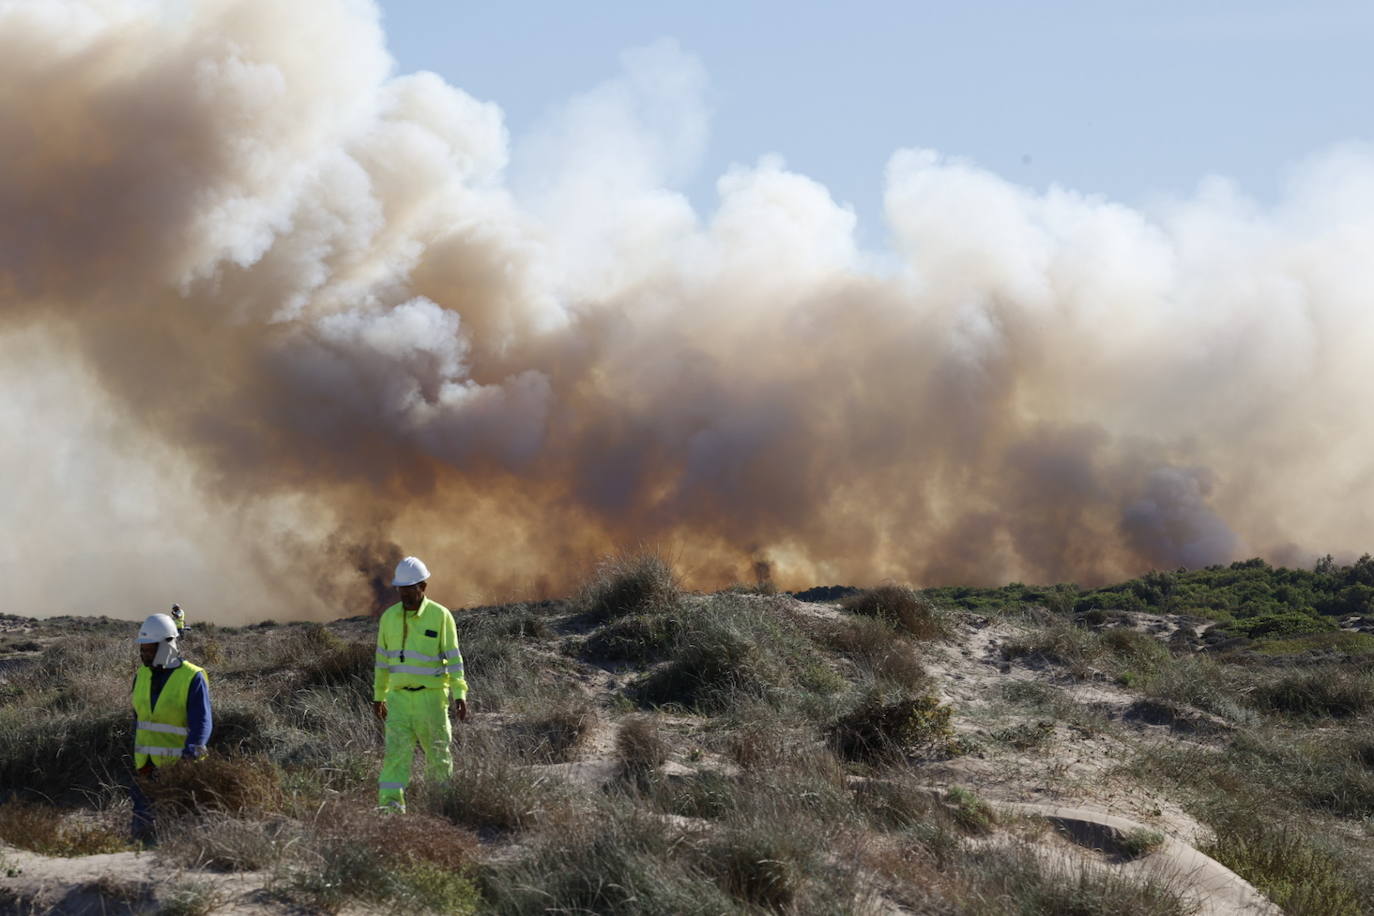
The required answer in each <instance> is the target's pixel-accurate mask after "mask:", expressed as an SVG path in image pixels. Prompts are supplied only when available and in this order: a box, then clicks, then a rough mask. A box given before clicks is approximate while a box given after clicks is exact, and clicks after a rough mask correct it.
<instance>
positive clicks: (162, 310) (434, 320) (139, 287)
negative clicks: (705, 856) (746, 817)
mask: <svg viewBox="0 0 1374 916" xmlns="http://www.w3.org/2000/svg"><path fill="white" fill-rule="evenodd" d="M622 64H623V70H622V72H621V74H620V75H619V76H618V77H616V78H615V79H613V80H611V81H609V82H607V83H606V84H604V85H602V86H599V87H595V88H593V89H592V90H590V91H588V92H586V93H583V94H581V95H578V96H576V97H574V98H572V99H571V100H570V101H569V102H568V104H567V105H566V106H565V107H564V108H563V109H562V110H561V111H559V112H557V113H556V114H554V115H552V116H550V117H549V118H548V119H547V120H546V122H545V123H544V124H543V125H542V126H541V127H540V128H539V129H538V130H536V131H534V132H533V134H532V135H531V136H530V137H528V138H525V139H522V141H521V142H520V143H518V144H515V145H514V146H513V145H512V143H511V141H510V139H509V137H508V136H507V132H506V129H505V126H504V124H503V120H502V115H501V111H500V110H499V109H498V108H497V107H496V106H495V105H494V104H491V103H485V102H480V101H477V100H475V99H473V98H472V97H470V96H468V95H467V94H465V93H464V92H463V91H462V90H461V89H458V88H455V87H453V86H450V85H447V84H446V83H444V82H443V81H442V80H441V79H439V78H438V77H436V76H434V75H433V74H428V73H419V74H408V75H398V74H396V73H395V72H394V67H393V64H392V61H391V60H390V58H389V57H388V55H387V53H386V50H385V42H384V38H383V35H382V33H381V31H380V28H379V23H378V15H377V12H376V10H375V9H374V8H372V7H371V6H370V5H368V4H366V3H362V2H357V0H293V2H291V3H280V2H274V0H214V2H199V3H195V4H183V3H176V2H171V0H165V2H153V0H147V2H135V0H61V2H59V0H31V2H30V0H18V2H15V0H10V2H4V3H0V125H3V129H0V357H3V358H2V359H0V379H3V384H4V391H5V397H4V399H3V403H0V429H3V431H4V436H5V441H6V447H5V450H4V454H3V457H0V469H3V472H4V477H5V481H6V486H5V487H4V493H5V495H4V504H3V508H4V512H5V516H4V523H5V532H6V538H5V539H4V540H5V543H4V544H3V545H0V574H3V579H4V581H5V582H6V586H5V589H4V594H5V597H6V598H8V599H9V600H8V601H7V604H8V607H6V608H5V610H21V611H23V612H26V613H38V614H44V613H62V612H67V611H80V612H85V613H110V614H115V615H118V616H127V617H138V616H141V615H142V614H144V613H147V612H149V611H152V610H160V609H162V606H164V605H169V604H170V603H171V602H172V601H174V600H177V601H180V602H181V603H183V604H184V605H185V606H187V607H188V609H189V610H190V613H191V614H192V622H193V623H194V620H195V617H196V615H197V613H199V614H200V616H201V619H206V618H212V619H220V620H224V621H226V622H232V621H241V620H246V619H260V618H263V617H275V618H278V619H282V618H289V617H293V616H294V617H301V616H323V615H329V616H333V615H339V614H353V613H364V612H366V611H368V610H369V609H370V608H371V605H372V603H373V602H374V600H375V599H374V592H373V587H374V586H375V585H376V582H377V580H376V577H377V576H378V575H379V574H380V575H383V576H384V575H385V573H386V569H385V567H387V566H389V565H390V564H391V563H394V561H395V558H396V557H397V556H399V555H402V554H404V553H415V554H418V555H420V556H421V557H423V558H424V559H425V560H426V562H427V563H428V564H429V565H430V567H431V569H432V570H434V572H435V579H434V594H435V596H436V597H437V598H439V599H440V600H443V601H445V603H448V604H451V605H455V606H457V605H462V604H471V603H477V602H480V601H484V600H495V599H504V598H516V597H536V596H539V595H544V594H558V593H562V592H564V591H566V590H567V589H569V588H570V587H571V586H572V585H574V584H575V583H576V582H577V581H579V580H580V579H581V578H582V577H583V576H584V575H585V573H586V570H587V568H588V565H589V564H590V563H592V562H593V561H594V560H595V559H596V558H597V557H598V556H600V555H603V554H605V553H607V552H609V551H613V550H616V549H634V548H636V547H637V546H640V545H646V544H647V545H653V546H656V547H659V548H661V549H664V550H666V551H668V552H669V553H670V554H671V555H672V556H673V557H674V559H675V561H676V562H677V564H678V566H679V568H680V569H681V570H682V571H683V572H684V574H685V575H686V576H687V577H688V579H689V581H690V582H691V583H692V584H694V585H697V586H699V587H713V586H718V585H720V584H723V583H726V582H729V581H735V580H739V581H752V580H754V579H755V578H756V577H758V576H759V575H762V574H761V573H759V572H758V570H765V571H766V574H767V575H770V576H771V577H772V579H773V580H775V581H776V582H777V583H778V584H779V585H780V586H783V587H804V586H806V585H811V584H817V583H829V582H845V583H852V584H865V583H872V582H876V581H879V580H883V579H898V580H903V581H911V582H915V583H919V584H941V583H995V582H1001V581H1007V580H1009V579H1021V580H1025V581H1039V582H1050V581H1060V580H1077V581H1080V582H1100V581H1103V580H1106V579H1111V578H1113V577H1120V576H1126V575H1134V574H1138V573H1140V572H1142V571H1144V570H1146V569H1149V568H1172V567H1175V566H1179V565H1187V566H1198V565H1205V564H1210V563H1217V562H1226V561H1230V560H1232V559H1236V558H1239V557H1242V556H1249V555H1256V554H1259V555H1265V556H1269V557H1271V558H1280V559H1285V560H1289V561H1294V560H1303V559H1307V558H1310V557H1314V556H1315V555H1317V554H1320V553H1325V552H1327V551H1334V552H1337V553H1338V554H1339V553H1342V552H1355V553H1358V552H1361V551H1362V550H1364V549H1367V547H1368V538H1369V532H1370V531H1371V530H1374V529H1371V522H1374V517H1371V514H1372V513H1374V499H1371V497H1374V433H1371V430H1374V422H1371V421H1374V399H1372V398H1370V396H1369V390H1370V385H1369V381H1370V371H1369V369H1368V366H1369V364H1370V363H1369V354H1370V353H1371V352H1374V349H1371V344H1374V340H1372V339H1371V338H1374V310H1371V308H1370V294H1369V284H1368V282H1367V277H1366V273H1367V266H1368V265H1369V264H1371V263H1374V153H1372V152H1371V151H1370V150H1369V149H1367V148H1363V147H1353V146H1352V147H1349V148H1343V149H1338V150H1335V151H1331V152H1329V153H1327V154H1324V155H1321V156H1319V157H1316V158H1314V159H1313V160H1312V161H1310V162H1308V163H1306V164H1305V165H1303V166H1302V167H1300V168H1299V169H1297V170H1296V171H1295V173H1294V176H1293V178H1292V181H1291V182H1290V184H1289V186H1288V188H1287V190H1286V192H1285V194H1284V196H1283V199H1282V200H1281V201H1280V202H1279V203H1278V204H1276V205H1274V206H1272V207H1260V206H1258V205H1257V204H1255V203H1253V202H1251V201H1249V200H1247V199H1246V198H1245V197H1244V196H1243V195H1241V194H1240V193H1239V192H1238V191H1237V190H1236V189H1235V188H1233V187H1231V186H1230V185H1229V184H1228V183H1226V182H1225V181H1224V180H1221V179H1212V180H1209V181H1207V182H1206V183H1204V185H1203V186H1202V187H1201V189H1200V190H1199V192H1198V193H1197V194H1196V195H1195V196H1194V197H1192V198H1189V199H1180V200H1175V201H1171V202H1168V203H1165V204H1161V205H1159V206H1158V207H1155V208H1153V209H1151V211H1150V212H1142V211H1139V210H1134V209H1130V208H1127V207H1124V206H1121V205H1118V204H1115V203H1113V202H1111V201H1109V200H1104V199H1102V198H1099V197H1094V196H1086V195H1082V194H1077V193H1074V192H1072V191H1070V190H1064V189H1059V188H1054V189H1051V190H1049V191H1047V192H1045V193H1035V192H1032V191H1030V190H1027V189H1025V188H1021V187H1017V186H1016V185H1014V184H1012V183H1009V182H1008V181H1006V180H1003V179H1001V178H999V177H998V176H996V175H993V174H990V173H988V172H987V171H984V170H982V169H979V168H978V167H977V166H975V165H973V164H970V163H967V162H962V161H958V160H954V159H949V158H946V157H943V156H941V155H939V154H937V153H935V152H932V151H928V150H916V149H907V150H900V151H898V152H896V153H895V154H894V155H893V156H892V158H891V161H890V163H889V165H888V170H887V176H886V181H887V185H886V188H887V190H886V198H885V205H886V220H887V226H888V228H889V230H890V244H889V245H888V246H887V247H886V249H885V250H883V251H881V252H874V251H867V250H864V249H862V248H861V247H860V246H859V245H858V244H857V243H856V239H855V217H854V215H853V213H852V212H851V211H850V210H849V209H847V208H846V207H844V206H840V205H838V204H837V203H836V202H835V201H834V200H833V199H832V198H831V197H830V195H829V193H828V192H827V191H826V189H825V188H824V187H822V186H821V185H819V184H817V183H816V182H815V181H812V180H810V179H808V178H807V177H805V176H803V175H800V174H797V173H796V172H793V171H790V170H789V169H788V168H787V167H786V165H785V164H784V163H783V162H782V161H781V160H778V159H776V158H764V159H762V160H760V161H759V162H757V163H755V164H753V165H740V166H736V167H734V168H732V169H731V170H730V171H728V172H727V173H726V174H725V175H724V176H722V177H721V178H720V179H719V182H718V192H719V200H718V203H717V205H716V207H715V208H714V210H713V211H712V212H710V213H709V214H702V213H698V212H696V211H695V210H694V209H693V207H692V206H691V205H690V204H689V202H688V201H687V199H686V198H685V196H684V195H683V194H682V193H681V192H680V191H678V190H675V188H676V187H678V186H679V183H680V182H681V181H682V180H683V178H684V177H685V176H687V175H689V174H690V173H691V172H692V170H693V168H694V167H695V165H696V163H697V161H698V158H699V155H700V152H701V150H702V148H703V146H704V143H705V137H706V132H707V123H708V112H707V110H706V106H705V103H704V101H703V98H704V93H705V87H706V75H705V74H704V72H703V71H702V68H701V67H700V66H699V64H698V63H697V62H696V61H695V60H693V59H692V58H691V57H690V56H689V55H687V54H686V53H684V52H683V51H682V50H681V49H679V48H678V47H677V46H676V45H674V44H673V43H671V42H660V43H658V44H655V45H652V46H650V47H647V48H644V49H640V50H637V51H634V52H631V53H628V54H627V55H625V58H624V60H623V61H622ZM377 567H382V568H381V569H380V570H379V569H378V568H377ZM383 585H384V583H383Z"/></svg>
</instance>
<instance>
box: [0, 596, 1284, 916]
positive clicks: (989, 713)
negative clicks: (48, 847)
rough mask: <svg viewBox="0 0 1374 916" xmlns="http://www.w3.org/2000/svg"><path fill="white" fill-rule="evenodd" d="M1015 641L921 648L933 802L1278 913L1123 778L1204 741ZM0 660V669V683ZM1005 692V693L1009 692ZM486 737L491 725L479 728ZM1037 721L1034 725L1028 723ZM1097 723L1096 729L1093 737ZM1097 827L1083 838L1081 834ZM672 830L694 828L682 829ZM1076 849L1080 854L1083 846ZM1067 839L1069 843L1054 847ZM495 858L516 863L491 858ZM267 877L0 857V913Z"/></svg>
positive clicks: (1213, 906)
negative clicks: (1039, 828)
mask: <svg viewBox="0 0 1374 916" xmlns="http://www.w3.org/2000/svg"><path fill="white" fill-rule="evenodd" d="M790 610H791V611H792V612H793V613H796V614H798V615H801V616H804V617H809V618H814V619H827V620H833V619H837V618H838V617H839V616H840V611H839V610H838V607H837V606H835V605H828V604H810V603H804V602H791V604H790ZM1135 623H1136V625H1137V627H1138V628H1140V629H1143V630H1146V631H1147V632H1151V633H1152V634H1154V635H1156V636H1159V637H1160V638H1167V636H1168V635H1169V634H1170V633H1171V632H1172V630H1173V629H1175V628H1176V627H1177V625H1178V621H1177V620H1176V619H1170V618H1167V617H1154V616H1151V615H1140V616H1139V618H1138V619H1137V620H1136V621H1135ZM26 624H27V621H25V620H24V619H23V618H13V617H2V618H0V630H3V631H6V632H8V633H10V634H11V635H13V634H16V633H22V632H23V631H24V630H26V629H28V627H27V626H26ZM1022 629H1023V627H1022V626H1021V625H1018V624H1016V623H1014V622H1008V621H1005V620H1000V621H992V620H988V619H985V618H979V617H975V616H971V615H965V616H963V617H961V618H960V622H959V624H958V626H957V631H956V633H955V635H954V637H953V638H952V639H950V640H949V641H947V642H943V643H935V644H929V645H927V646H925V647H924V650H923V658H922V662H923V664H924V666H925V668H926V670H927V671H928V673H929V674H930V675H931V677H932V679H933V682H934V684H935V688H936V691H937V692H938V694H939V695H940V697H941V699H942V700H944V701H946V702H948V703H949V704H950V705H951V706H952V707H953V708H954V709H955V711H956V713H955V717H954V720H953V724H954V727H955V730H956V733H957V734H958V735H959V736H960V737H961V738H963V739H965V740H966V741H967V743H968V744H969V746H970V747H971V748H973V751H972V752H971V753H968V754H966V755H962V756H957V757H953V758H951V759H949V760H944V761H937V762H931V763H928V764H925V765H924V766H923V768H922V769H921V771H920V772H921V774H922V776H923V777H924V779H925V780H926V782H927V786H928V788H929V790H930V791H932V792H939V791H941V790H943V789H946V788H949V787H953V786H961V787H964V788H967V789H971V790H972V791H974V792H975V793H977V794H978V795H979V796H980V797H981V798H983V799H985V800H987V801H989V802H990V803H992V804H993V805H994V806H995V807H1000V808H1001V809H1002V810H1004V811H1007V812H1014V813H1018V814H1033V815H1035V816H1038V817H1048V818H1049V819H1050V820H1051V822H1052V823H1055V824H1056V825H1057V826H1058V827H1059V833H1058V834H1057V835H1056V836H1057V839H1056V841H1055V842H1047V843H1046V844H1045V854H1046V855H1051V856H1058V857H1060V858H1061V859H1072V860H1074V861H1079V862H1081V863H1091V864H1092V866H1093V867H1103V868H1120V869H1123V870H1128V871H1133V872H1134V873H1150V874H1155V875H1164V876H1165V877H1166V878H1167V879H1168V880H1169V881H1170V882H1171V883H1173V884H1174V885H1175V886H1178V887H1183V888H1192V890H1193V893H1194V894H1195V896H1196V899H1197V900H1198V902H1199V905H1200V907H1201V909H1200V912H1201V913H1203V914H1205V916H1229V914H1243V913H1255V914H1258V913H1273V912H1276V911H1275V910H1273V909H1272V907H1269V905H1268V904H1267V903H1265V902H1264V900H1263V898H1262V897H1260V896H1259V895H1258V894H1257V893H1255V892H1254V890H1253V888H1250V886H1249V885H1248V884H1246V883H1245V882H1244V881H1242V880H1241V879H1240V878H1238V877H1237V876H1235V875H1234V874H1232V873H1230V872H1229V871H1227V870H1226V869H1224V868H1223V867H1222V866H1220V865H1219V864H1217V863H1216V862H1214V861H1212V860H1211V859H1208V858H1207V857H1205V856H1203V855H1202V854H1201V853H1199V852H1197V850H1196V849H1195V848H1194V845H1193V844H1195V843H1196V842H1198V841H1199V839H1200V838H1201V837H1202V836H1203V831H1202V828H1201V826H1200V825H1199V824H1198V823H1197V821H1195V820H1194V819H1193V818H1191V817H1190V816H1189V815H1188V814H1187V813H1186V812H1185V811H1184V810H1183V808H1182V807H1181V806H1180V805H1178V804H1177V803H1175V802H1174V801H1172V800H1170V799H1169V798H1167V797H1164V796H1163V795H1161V794H1160V793H1158V792H1156V791H1154V790H1152V789H1150V788H1148V787H1146V786H1144V785H1141V784H1140V783H1138V782H1136V781H1134V780H1132V779H1131V776H1130V773H1129V771H1128V770H1126V769H1125V768H1124V767H1123V766H1122V764H1123V762H1124V761H1128V760H1130V759H1133V758H1134V757H1135V755H1136V754H1137V753H1138V752H1139V751H1140V750H1141V749H1142V748H1144V747H1147V746H1148V745H1149V744H1150V743H1152V742H1168V743H1170V744H1171V745H1174V746H1176V745H1177V744H1178V743H1179V742H1180V741H1189V740H1199V741H1203V740H1206V739H1204V738H1194V737H1190V736H1187V735H1181V734H1179V733H1177V732H1173V731H1171V730H1170V729H1169V728H1168V727H1167V726H1163V725H1150V724H1146V723H1144V722H1141V721H1133V720H1132V719H1131V718H1130V717H1128V716H1125V715H1124V713H1125V711H1126V710H1127V709H1128V708H1129V707H1130V706H1131V704H1132V703H1133V702H1134V701H1135V700H1136V699H1137V697H1135V696H1132V695H1131V694H1129V693H1128V692H1127V691H1125V690H1123V689H1121V688H1119V687H1117V686H1115V685H1113V684H1111V683H1108V682H1106V681H1103V680H1092V679H1089V680H1078V679H1075V678H1073V677H1072V676H1069V675H1067V674H1065V673H1064V672H1062V671H1060V670H1057V669H1055V668H1053V667H1051V666H1046V665H1043V664H1037V663H1035V662H1034V661H1033V660H1023V659H1018V660H1014V661H1010V662H1008V661H1006V660H1004V658H1003V656H1002V651H1001V648H1002V646H1003V645H1004V644H1005V643H1006V642H1007V641H1008V640H1010V639H1014V638H1015V637H1016V636H1017V635H1018V633H1019V632H1020V631H1021V630H1022ZM578 676H579V679H580V682H581V685H582V687H583V689H585V691H586V692H587V694H588V696H589V697H597V696H599V695H604V694H605V693H606V692H607V691H609V690H610V689H612V688H613V687H614V686H615V685H616V684H617V683H618V682H619V681H620V680H621V679H622V678H623V677H624V675H622V674H617V673H614V672H609V671H606V670H603V669H600V668H597V667H595V666H590V665H582V664H581V663H578ZM2 678H3V660H0V679H2ZM1017 682H1020V683H1021V684H1022V685H1031V687H1030V689H1032V690H1038V691H1039V692H1040V694H1041V695H1046V694H1047V693H1048V694H1049V695H1052V696H1054V697H1055V698H1056V700H1055V702H1056V703H1057V704H1059V706H1060V708H1064V704H1070V705H1071V706H1072V707H1073V708H1075V709H1078V710H1081V711H1082V713H1083V715H1082V716H1081V718H1080V720H1079V721H1080V723H1082V722H1086V723H1088V724H1087V725H1083V724H1075V725H1070V724H1065V722H1064V721H1062V720H1059V721H1050V717H1049V716H1047V715H1046V716H1044V717H1043V718H1037V716H1036V714H1035V713H1034V712H1028V711H1027V709H1026V708H1025V707H1024V706H1019V705H1018V704H1017V703H1015V702H1011V701H1009V700H1008V699H1007V694H1008V685H1015V684H1017ZM1014 689H1015V688H1014V687H1013V690H1014ZM623 718H624V716H612V717H606V716H603V717H602V718H601V719H600V720H598V723H597V726H596V728H595V730H594V731H593V733H592V735H591V736H590V737H589V739H588V740H587V742H586V743H585V745H584V746H583V749H582V751H581V753H580V754H579V759H578V760H576V761H575V762H572V763H564V764H554V765H547V766H543V767H540V770H541V771H543V772H544V774H545V775H547V776H549V777H550V778H557V779H561V780H566V781H569V782H572V783H576V784H579V785H581V786H584V787H587V788H594V787H596V786H599V785H603V784H605V783H608V782H610V781H611V780H613V779H614V777H615V772H616V765H615V764H614V762H613V761H614V757H615V737H616V732H617V730H618V727H619V723H620V722H621V721H622V720H623ZM490 719H491V721H488V722H486V723H484V724H485V725H487V726H492V727H495V726H497V725H499V724H500V723H499V721H498V719H499V717H497V716H492V717H490ZM1040 721H1044V722H1045V723H1046V724H1045V725H1044V726H1040V725H1038V722H1040ZM1094 723H1095V724H1094ZM660 724H661V727H662V729H663V730H664V732H666V733H669V734H674V735H676V736H677V740H678V741H679V742H680V743H690V742H692V741H693V740H694V738H695V737H696V736H699V734H700V729H701V726H702V720H700V719H697V718H695V717H692V716H664V717H662V719H661V723H660ZM1016 728H1041V729H1042V730H1043V731H1044V732H1047V733H1048V734H1046V735H1043V736H1042V740H1039V741H1037V742H1036V743H1035V744H1034V746H1031V747H1028V748H1027V749H1025V750H1020V751H1018V750H1016V749H1015V747H1013V746H1011V745H1010V744H1009V743H1007V742H1006V741H1001V740H998V739H997V736H998V735H999V734H1005V733H1006V732H1007V730H1009V729H1016ZM693 757H694V759H693V762H692V763H691V765H690V766H684V765H683V764H682V763H670V764H668V766H670V767H676V768H677V769H678V770H681V771H682V772H681V773H680V774H679V775H689V774H690V773H692V772H694V771H696V770H700V769H706V768H712V769H727V768H728V766H729V765H728V764H726V763H725V762H724V761H722V760H720V759H719V758H716V757H714V755H709V754H705V755H703V754H701V753H699V752H698V753H696V754H694V755H693ZM1093 824H1096V825H1097V827H1096V828H1093V827H1091V825H1093ZM676 826H678V827H699V828H701V829H709V825H706V824H705V822H703V824H701V825H689V824H679V825H676ZM1135 828H1148V829H1151V830H1154V831H1158V832H1160V833H1162V834H1164V835H1165V837H1166V842H1165V843H1164V844H1163V846H1162V847H1161V848H1160V849H1159V850H1158V851H1156V852H1155V853H1153V854H1151V855H1149V856H1146V857H1144V858H1142V859H1138V860H1135V861H1133V862H1129V863H1114V862H1112V861H1111V860H1110V859H1108V858H1104V857H1103V855H1102V854H1101V853H1100V852H1098V851H1095V850H1094V848H1093V842H1092V838H1093V837H1094V836H1098V834H1094V833H1093V830H1094V829H1101V830H1107V831H1113V830H1115V831H1123V830H1129V829H1135ZM1083 836H1087V837H1088V841H1087V842H1082V841H1081V840H1082V837H1083ZM1064 840H1067V841H1068V842H1063V841H1064ZM490 852H491V853H492V854H493V856H495V857H498V858H499V857H505V856H509V855H512V854H516V853H515V851H513V850H510V849H492V850H490ZM265 882H266V876H265V875H263V874H256V873H248V874H236V875H224V874H215V873H211V872H204V871H187V870H183V869H179V868H176V867H173V866H171V865H168V864H167V863H165V862H162V861H160V860H159V859H158V857H156V856H155V855H152V854H148V853H133V852H126V853H116V854H111V855H96V856H87V857H83V858H76V859H60V858H48V857H44V856H41V855H37V854H34V853H30V852H24V851H21V850H17V849H13V848H6V847H0V894H8V895H9V899H8V900H6V899H4V897H3V896H2V895H0V912H4V911H7V910H8V911H14V912H26V911H29V910H26V909H25V908H26V907H28V908H29V909H31V910H32V911H35V912H60V913H82V914H85V913H118V912H151V911H155V910H157V909H159V908H161V907H163V906H166V905H168V904H169V903H170V902H173V901H174V899H175V897H176V895H177V894H179V893H181V894H185V893H191V892H195V893H199V894H201V895H203V896H205V897H207V899H213V901H214V902H215V908H214V912H217V913H245V914H257V913H277V912H285V910H284V908H283V907H282V906H281V905H280V904H278V903H275V902H273V901H272V900H271V898H270V897H268V896H267V895H266V894H265V893H264V891H263V887H264V884H265ZM863 909H864V910H865V911H866V912H873V913H896V912H902V910H901V908H900V907H897V906H896V905H895V904H892V903H891V902H890V901H885V900H884V899H883V898H882V896H881V894H879V893H876V892H875V893H874V894H873V895H872V897H871V899H870V900H869V901H867V903H866V904H865V905H864V907H863Z"/></svg>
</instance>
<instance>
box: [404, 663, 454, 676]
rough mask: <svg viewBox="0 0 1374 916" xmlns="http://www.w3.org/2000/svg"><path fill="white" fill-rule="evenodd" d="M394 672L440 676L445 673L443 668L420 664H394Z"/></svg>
mask: <svg viewBox="0 0 1374 916" xmlns="http://www.w3.org/2000/svg"><path fill="white" fill-rule="evenodd" d="M391 673H392V674H430V675H434V676H438V675H440V674H443V673H444V669H443V668H421V667H420V666H419V665H392V666H391Z"/></svg>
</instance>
